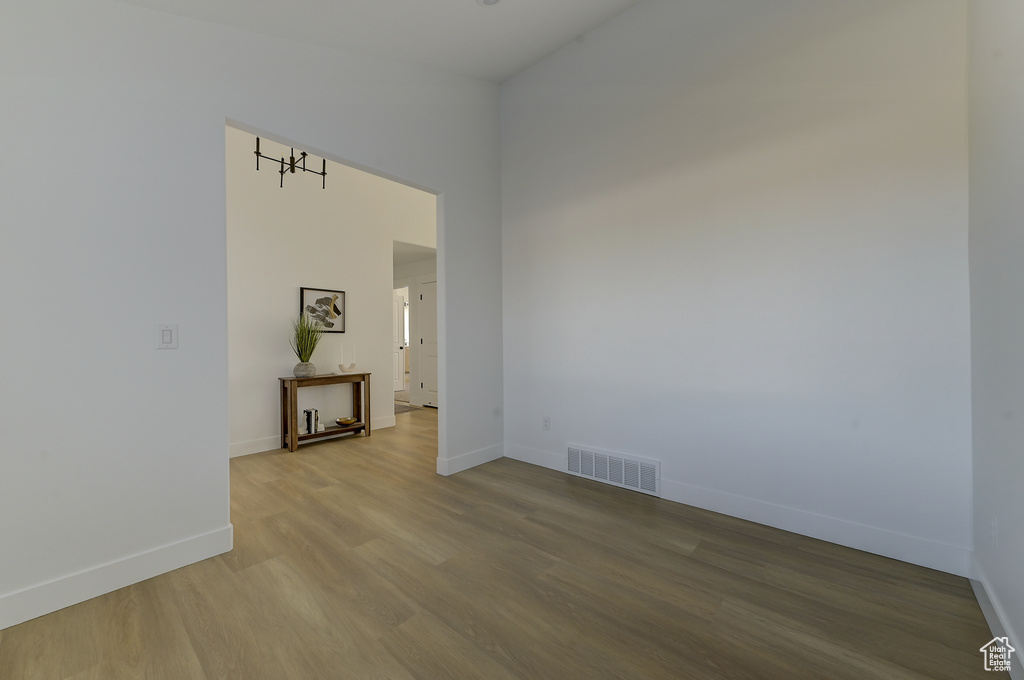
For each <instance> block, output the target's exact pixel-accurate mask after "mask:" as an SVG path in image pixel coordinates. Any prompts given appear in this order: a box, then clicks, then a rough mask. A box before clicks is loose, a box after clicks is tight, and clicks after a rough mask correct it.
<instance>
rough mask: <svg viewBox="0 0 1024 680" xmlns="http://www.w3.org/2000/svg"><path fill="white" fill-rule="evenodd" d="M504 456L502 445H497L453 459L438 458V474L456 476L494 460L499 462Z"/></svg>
mask: <svg viewBox="0 0 1024 680" xmlns="http://www.w3.org/2000/svg"><path fill="white" fill-rule="evenodd" d="M503 455H504V448H503V447H502V446H501V444H495V445H494V446H488V447H487V448H483V449H477V450H476V451H470V452H469V453H463V454H460V455H458V456H454V457H452V458H441V456H438V457H437V474H439V475H444V476H445V477H447V476H448V475H454V474H456V473H459V472H462V471H463V470H468V469H470V468H474V467H476V466H477V465H483V464H484V463H490V462H491V461H492V460H497V459H499V458H501V457H502V456H503Z"/></svg>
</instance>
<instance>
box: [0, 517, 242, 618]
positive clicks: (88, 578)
mask: <svg viewBox="0 0 1024 680" xmlns="http://www.w3.org/2000/svg"><path fill="white" fill-rule="evenodd" d="M233 531H234V529H233V527H232V526H231V525H230V524H228V525H227V526H225V527H222V528H220V529H216V530H214V531H211V532H209V533H206V534H201V535H199V536H193V537H191V538H187V539H185V540H182V541H178V542H176V543H172V544H170V545H165V546H161V547H159V548H154V549H152V550H147V551H145V552H141V553H137V554H135V555H129V556H128V557H125V558H123V559H120V560H116V561H114V562H108V563H106V564H101V565H99V566H96V567H92V568H90V569H85V570H83V571H79V572H76V573H74V574H68V575H67V576H63V577H60V578H57V579H53V580H52V581H47V582H45V583H39V584H37V585H34V586H29V587H28V588H25V589H23V590H17V591H15V592H13V593H7V594H5V595H0V630H3V629H4V628H9V627H11V626H14V625H17V624H19V623H23V622H25V621H28V620H30V619H34V618H36V617H39V616H43V615H44V614H49V613H50V612H55V611H57V610H58V609H63V608H65V607H70V606H71V605H73V604H78V603H79V602H84V601H86V600H90V599H92V598H94V597H98V596H100V595H104V594H106V593H109V592H112V591H114V590H117V589H118V588H124V587H125V586H130V585H132V584H133V583H138V582H140V581H145V580H146V579H149V578H153V577H154V576H159V575H160V574H164V573H167V572H168V571H172V570H174V569H178V568H180V567H184V566H185V565H188V564H192V563H194V562H199V561H201V560H205V559H207V558H209V557H214V556H215V555H220V554H221V553H225V552H228V551H229V550H231V546H232V541H233Z"/></svg>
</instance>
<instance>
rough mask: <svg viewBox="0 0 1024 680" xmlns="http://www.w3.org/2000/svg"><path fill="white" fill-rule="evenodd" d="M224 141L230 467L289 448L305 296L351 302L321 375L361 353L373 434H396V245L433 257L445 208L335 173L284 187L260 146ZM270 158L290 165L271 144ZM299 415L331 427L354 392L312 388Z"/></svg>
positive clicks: (328, 341) (299, 177)
mask: <svg viewBox="0 0 1024 680" xmlns="http://www.w3.org/2000/svg"><path fill="white" fill-rule="evenodd" d="M226 141H227V145H226V150H227V161H226V164H227V230H228V244H227V253H228V404H229V412H230V432H231V455H245V454H248V453H255V452H257V451H268V450H271V449H278V448H280V447H281V433H280V390H279V383H278V378H279V377H281V376H289V375H291V374H292V368H293V367H294V365H295V363H296V362H297V361H298V359H297V358H296V357H295V354H294V353H293V352H292V351H291V348H290V346H289V344H288V338H289V337H290V335H291V322H292V321H293V320H294V319H295V316H296V315H297V314H298V309H299V307H298V304H299V288H300V287H302V286H305V287H307V288H316V287H321V288H327V289H331V290H343V291H345V306H346V310H345V332H344V333H325V334H324V335H323V336H322V339H321V341H320V344H319V345H318V346H317V349H316V352H314V354H313V358H312V362H313V364H314V365H316V367H317V372H318V373H334V372H337V371H338V370H339V369H338V364H339V363H340V361H341V352H342V348H343V347H344V349H345V356H346V359H345V362H346V363H350V362H351V358H352V356H353V353H354V356H355V359H356V362H357V364H356V370H359V371H362V372H369V373H372V374H373V375H372V376H371V386H372V387H374V388H376V389H373V390H371V413H372V416H373V422H372V427H374V428H378V427H389V426H392V425H394V424H395V412H394V405H395V402H394V396H393V394H392V383H391V370H392V365H391V363H392V348H391V339H392V335H393V331H392V328H391V325H392V318H391V315H392V277H393V274H392V269H393V262H392V260H393V245H392V244H393V241H395V240H400V241H404V242H406V243H412V244H415V245H419V246H425V247H428V248H435V247H436V246H437V238H436V233H437V199H436V198H435V197H434V195H433V194H429V193H426V192H424V191H420V190H418V189H413V188H412V187H408V186H405V185H402V184H398V183H397V182H393V181H391V180H388V179H384V178H381V177H377V176H375V175H371V174H369V173H366V172H363V171H361V170H356V169H354V168H350V167H347V166H344V165H339V164H338V163H328V167H327V178H326V179H327V184H326V188H323V183H322V182H323V180H322V178H321V177H319V176H318V175H311V174H305V175H303V174H302V173H298V174H296V175H291V174H289V175H287V176H286V177H285V185H284V187H280V186H279V182H280V174H279V173H278V170H277V168H278V167H279V166H274V165H273V164H271V163H268V162H267V161H265V160H264V161H261V163H260V170H259V172H257V171H256V162H255V156H254V154H253V151H254V147H255V137H254V136H253V135H252V134H249V133H247V132H243V131H241V130H238V129H235V128H231V127H229V128H228V129H227V140H226ZM302 150H304V149H302ZM261 151H262V152H263V153H264V154H266V155H268V156H270V157H271V158H281V157H282V155H283V156H284V157H285V158H288V156H289V155H290V154H291V149H290V148H289V147H286V146H282V145H280V144H276V143H274V142H272V141H270V140H267V139H263V140H262V141H261ZM320 163H321V159H320V158H319V157H317V158H316V160H315V161H314V162H313V165H312V166H311V165H310V163H309V162H307V167H315V169H317V170H319V169H320V167H321V165H320ZM299 407H300V409H301V408H318V409H319V410H320V413H321V417H322V418H327V419H328V420H329V421H330V420H333V419H334V418H337V417H341V416H347V415H349V413H350V412H351V408H352V398H351V391H350V390H349V389H347V388H346V387H337V386H335V387H320V388H305V389H303V390H300V392H299Z"/></svg>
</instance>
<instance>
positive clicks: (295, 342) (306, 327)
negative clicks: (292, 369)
mask: <svg viewBox="0 0 1024 680" xmlns="http://www.w3.org/2000/svg"><path fill="white" fill-rule="evenodd" d="M292 331H293V333H292V337H291V345H292V351H293V352H295V356H297V357H298V358H299V361H309V359H310V357H312V356H313V350H315V349H316V345H317V343H318V342H320V336H321V335H323V334H324V325H323V324H322V323H320V322H319V321H316V320H314V319H313V318H312V317H311V316H310V315H309V313H308V312H300V313H299V318H298V319H296V320H295V321H292Z"/></svg>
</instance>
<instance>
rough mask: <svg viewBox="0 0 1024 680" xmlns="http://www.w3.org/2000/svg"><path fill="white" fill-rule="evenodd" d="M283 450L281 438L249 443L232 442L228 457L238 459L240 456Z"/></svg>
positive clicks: (266, 438)
mask: <svg viewBox="0 0 1024 680" xmlns="http://www.w3.org/2000/svg"><path fill="white" fill-rule="evenodd" d="M279 448H281V436H280V435H278V436H276V437H263V438H262V439H251V440H249V441H247V442H232V444H231V446H230V447H229V448H228V456H229V457H230V458H237V457H238V456H248V455H250V454H253V453H263V452H264V451H276V450H277V449H279Z"/></svg>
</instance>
